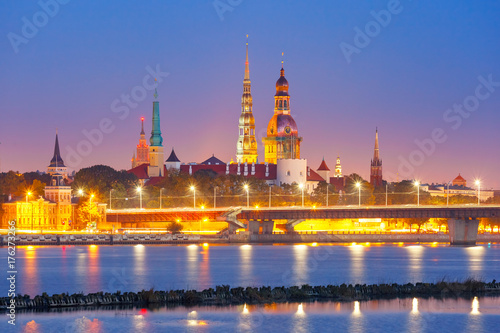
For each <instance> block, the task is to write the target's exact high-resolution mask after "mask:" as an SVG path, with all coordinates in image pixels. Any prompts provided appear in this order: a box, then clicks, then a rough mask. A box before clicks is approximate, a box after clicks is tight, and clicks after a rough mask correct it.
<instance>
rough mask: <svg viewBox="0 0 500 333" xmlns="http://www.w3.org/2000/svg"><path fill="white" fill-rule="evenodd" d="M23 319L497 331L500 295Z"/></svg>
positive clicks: (32, 328)
mask: <svg viewBox="0 0 500 333" xmlns="http://www.w3.org/2000/svg"><path fill="white" fill-rule="evenodd" d="M479 304H481V308H484V309H485V311H484V312H483V311H479ZM471 307H472V309H473V310H472V311H471ZM436 309H438V310H436ZM474 309H476V310H474ZM18 323H19V324H20V326H21V327H22V328H23V330H22V331H24V332H52V331H53V332H117V331H123V332H165V331H166V332H217V333H223V332H235V331H238V332H275V331H279V332H326V331H329V332H330V331H332V332H333V331H347V332H356V333H357V332H379V331H385V332H391V331H394V332H396V331H397V332H435V331H437V330H439V331H441V332H494V331H495V329H496V328H497V327H498V325H500V297H480V298H478V297H475V298H473V299H462V298H460V299H451V298H448V299H435V298H413V299H411V298H407V299H391V300H374V301H355V302H311V303H278V304H276V303H273V304H266V305H235V306H227V307H218V306H195V307H190V308H185V307H175V308H166V307H162V308H158V309H151V310H146V309H141V308H131V309H128V310H102V311H93V310H76V311H62V312H49V313H36V312H35V313H21V314H19V316H18ZM0 328H1V327H0Z"/></svg>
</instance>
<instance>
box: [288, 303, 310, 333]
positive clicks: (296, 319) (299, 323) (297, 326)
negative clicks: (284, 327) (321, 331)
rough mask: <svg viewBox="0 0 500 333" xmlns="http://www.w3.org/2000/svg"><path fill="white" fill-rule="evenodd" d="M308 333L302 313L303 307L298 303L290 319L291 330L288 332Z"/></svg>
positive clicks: (303, 312)
mask: <svg viewBox="0 0 500 333" xmlns="http://www.w3.org/2000/svg"><path fill="white" fill-rule="evenodd" d="M292 331H293V332H299V333H301V332H309V329H308V318H307V315H306V313H305V311H304V305H303V304H302V303H300V304H299V305H298V306H297V312H295V314H294V315H293V317H292V329H291V330H290V332H292Z"/></svg>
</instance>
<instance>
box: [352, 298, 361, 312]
mask: <svg viewBox="0 0 500 333" xmlns="http://www.w3.org/2000/svg"><path fill="white" fill-rule="evenodd" d="M352 313H353V314H354V315H355V316H359V315H360V314H361V309H360V308H359V301H354V311H353V312H352Z"/></svg>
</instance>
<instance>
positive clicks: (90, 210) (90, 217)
mask: <svg viewBox="0 0 500 333" xmlns="http://www.w3.org/2000/svg"><path fill="white" fill-rule="evenodd" d="M93 197H94V195H93V194H91V195H90V199H89V200H90V209H89V220H90V226H91V227H92V198H93Z"/></svg>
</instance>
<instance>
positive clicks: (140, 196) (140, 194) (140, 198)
mask: <svg viewBox="0 0 500 333" xmlns="http://www.w3.org/2000/svg"><path fill="white" fill-rule="evenodd" d="M137 192H138V193H139V203H140V208H141V209H142V187H140V186H138V187H137Z"/></svg>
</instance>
